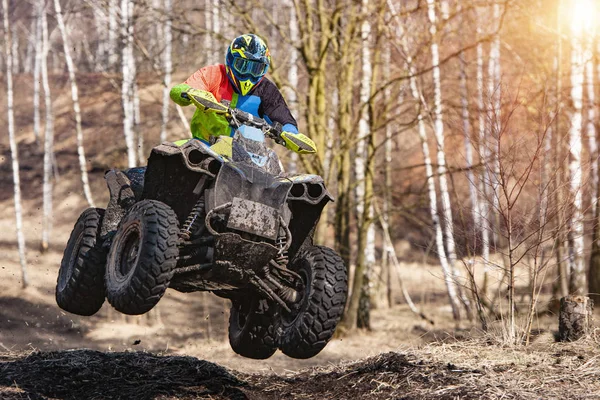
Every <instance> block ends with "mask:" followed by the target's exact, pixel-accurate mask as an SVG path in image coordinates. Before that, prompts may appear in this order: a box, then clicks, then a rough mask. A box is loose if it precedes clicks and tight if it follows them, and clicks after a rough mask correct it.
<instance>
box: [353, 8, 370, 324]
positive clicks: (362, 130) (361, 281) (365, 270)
mask: <svg viewBox="0 0 600 400" xmlns="http://www.w3.org/2000/svg"><path fill="white" fill-rule="evenodd" d="M368 9H369V1H368V0H363V1H362V12H363V15H366V14H367V12H368ZM370 36H371V23H370V22H369V20H368V19H367V18H365V19H364V20H363V22H362V25H361V65H362V75H361V85H360V103H361V104H362V105H363V106H362V107H361V113H360V119H359V123H358V137H359V138H358V143H357V145H356V155H355V159H354V168H355V176H356V182H357V185H356V215H357V218H358V230H359V237H360V239H359V240H358V243H357V249H356V251H357V253H358V254H364V256H358V257H357V265H356V270H355V274H354V285H353V287H352V297H357V298H358V303H359V304H358V305H357V327H358V328H366V329H370V316H369V309H370V303H371V301H370V296H371V293H370V283H369V281H370V275H371V272H372V269H373V265H374V263H375V260H374V258H375V231H374V229H373V228H374V226H373V224H372V223H371V220H372V218H373V210H372V206H371V198H369V197H370V196H371V195H372V193H371V191H372V187H369V185H372V183H371V179H372V178H371V177H370V176H369V175H370V173H371V171H369V164H370V160H369V151H368V149H367V147H368V146H369V143H368V141H371V140H372V135H373V132H371V129H370V116H369V108H368V107H367V104H369V99H370V96H371V79H372V74H373V68H372V63H371V49H370ZM362 236H364V238H363V237H362ZM359 260H360V261H361V264H363V265H358V263H359ZM359 275H360V277H359ZM355 302H356V300H355ZM355 302H354V303H353V302H352V301H351V302H350V305H351V306H354V304H355ZM348 312H349V313H350V312H352V309H351V308H350V307H348Z"/></svg>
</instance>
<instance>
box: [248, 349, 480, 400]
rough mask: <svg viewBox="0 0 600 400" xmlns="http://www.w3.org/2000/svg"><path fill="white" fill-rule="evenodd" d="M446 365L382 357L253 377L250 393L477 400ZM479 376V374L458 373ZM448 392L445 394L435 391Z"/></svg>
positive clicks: (397, 356)
mask: <svg viewBox="0 0 600 400" xmlns="http://www.w3.org/2000/svg"><path fill="white" fill-rule="evenodd" d="M450 367H454V366H449V365H439V364H435V363H429V362H425V361H422V360H418V359H417V358H416V357H414V356H411V355H404V354H399V353H392V352H390V353H385V354H381V355H379V356H377V357H372V358H369V359H366V360H361V361H358V362H355V363H351V364H342V365H339V366H335V367H330V368H328V369H329V370H324V369H321V368H316V369H312V370H309V371H304V372H301V373H299V374H297V375H295V376H292V377H287V378H282V377H279V376H269V377H265V378H264V379H259V378H258V376H253V377H251V378H250V379H249V380H250V381H253V389H254V390H259V391H260V392H261V393H262V398H265V399H305V398H314V399H334V398H335V399H350V398H360V399H392V398H393V399H404V398H406V399H408V398H419V399H430V398H431V399H444V398H448V399H455V398H461V399H463V398H464V399H466V398H472V399H475V398H480V396H479V395H477V394H475V393H469V392H466V391H464V390H463V388H462V387H461V386H462V385H460V384H459V383H460V374H455V373H453V372H452V371H451V369H450ZM462 372H463V373H469V374H481V372H479V371H462ZM441 388H450V390H449V391H448V393H447V394H444V393H443V391H438V390H437V389H441Z"/></svg>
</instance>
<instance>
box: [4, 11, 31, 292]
mask: <svg viewBox="0 0 600 400" xmlns="http://www.w3.org/2000/svg"><path fill="white" fill-rule="evenodd" d="M2 11H3V19H2V21H3V25H4V55H5V59H6V109H7V114H8V116H7V120H8V121H7V122H8V140H9V142H10V156H11V160H12V171H13V188H14V201H15V227H16V233H17V247H18V249H19V261H20V263H21V278H22V285H23V287H24V288H25V287H27V285H28V284H29V280H28V277H27V259H26V256H25V236H24V235H23V211H22V208H21V178H20V175H19V151H18V148H17V138H16V137H15V117H14V92H13V76H12V62H13V60H12V49H11V46H10V43H11V40H10V23H9V21H10V18H9V14H10V9H9V6H8V0H2Z"/></svg>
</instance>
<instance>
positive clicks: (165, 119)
mask: <svg viewBox="0 0 600 400" xmlns="http://www.w3.org/2000/svg"><path fill="white" fill-rule="evenodd" d="M164 7H165V26H164V28H163V32H164V40H165V49H164V51H163V68H164V72H165V77H164V82H163V83H164V87H163V107H162V126H161V129H160V141H161V142H164V141H166V140H167V125H168V124H169V105H170V104H171V99H170V98H169V91H170V90H171V74H172V72H173V61H172V52H173V33H172V30H171V28H172V25H173V4H172V0H164Z"/></svg>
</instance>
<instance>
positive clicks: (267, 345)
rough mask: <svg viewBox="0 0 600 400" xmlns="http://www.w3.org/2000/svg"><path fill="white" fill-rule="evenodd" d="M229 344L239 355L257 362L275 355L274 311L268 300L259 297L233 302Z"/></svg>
mask: <svg viewBox="0 0 600 400" xmlns="http://www.w3.org/2000/svg"><path fill="white" fill-rule="evenodd" d="M229 344H231V348H232V349H233V351H235V352H236V353H237V354H239V355H241V356H243V357H248V358H253V359H255V360H264V359H267V358H269V357H271V356H272V355H273V353H275V351H276V350H277V344H276V343H275V330H274V327H273V311H272V309H269V304H268V303H267V301H266V300H261V299H259V298H257V297H252V298H251V299H248V300H246V301H244V300H242V301H240V300H232V304H231V312H230V314H229Z"/></svg>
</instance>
